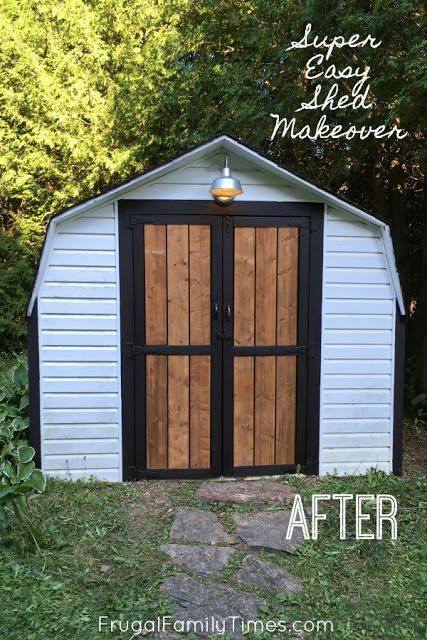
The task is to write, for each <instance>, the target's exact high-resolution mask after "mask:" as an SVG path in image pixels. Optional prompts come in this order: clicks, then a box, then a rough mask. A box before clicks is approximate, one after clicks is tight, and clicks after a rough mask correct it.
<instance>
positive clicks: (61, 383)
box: [42, 378, 117, 395]
mask: <svg viewBox="0 0 427 640" xmlns="http://www.w3.org/2000/svg"><path fill="white" fill-rule="evenodd" d="M42 382H43V390H44V392H45V393H51V392H56V393H71V394H72V393H78V394H79V395H80V394H81V393H85V394H86V393H97V392H98V393H99V392H100V393H117V378H43V379H42Z"/></svg>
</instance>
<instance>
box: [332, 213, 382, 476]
mask: <svg viewBox="0 0 427 640" xmlns="http://www.w3.org/2000/svg"><path fill="white" fill-rule="evenodd" d="M323 287H324V290H323V298H324V301H323V319H322V325H323V330H322V382H321V428H320V473H321V474H325V473H334V472H335V471H336V472H337V473H339V474H346V473H355V474H356V473H365V472H366V471H367V470H368V469H369V468H370V467H377V468H379V469H383V470H384V471H387V472H389V471H390V470H391V464H390V463H391V453H392V452H391V447H392V437H391V433H392V383H393V358H394V353H393V352H394V313H395V298H394V291H393V288H392V286H391V280H390V274H389V272H388V269H387V263H386V260H385V256H384V249H383V243H382V240H381V238H380V235H379V231H378V229H377V228H376V227H375V226H374V225H371V224H369V223H364V222H361V221H356V220H355V219H354V218H353V217H352V216H350V215H349V214H346V213H344V212H340V211H339V210H336V209H328V212H327V219H326V227H325V252H324V282H323Z"/></svg>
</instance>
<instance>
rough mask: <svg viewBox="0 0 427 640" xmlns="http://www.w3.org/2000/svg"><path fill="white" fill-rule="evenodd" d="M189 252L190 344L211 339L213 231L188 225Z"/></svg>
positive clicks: (202, 342) (201, 342) (205, 226)
mask: <svg viewBox="0 0 427 640" xmlns="http://www.w3.org/2000/svg"><path fill="white" fill-rule="evenodd" d="M189 240H190V245H189V252H190V344H209V343H210V340H211V327H210V324H211V322H210V320H211V312H210V311H211V230H210V227H209V226H207V225H190V226H189Z"/></svg>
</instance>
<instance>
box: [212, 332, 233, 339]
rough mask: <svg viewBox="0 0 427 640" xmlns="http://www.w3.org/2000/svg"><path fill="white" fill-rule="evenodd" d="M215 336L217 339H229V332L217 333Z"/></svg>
mask: <svg viewBox="0 0 427 640" xmlns="http://www.w3.org/2000/svg"><path fill="white" fill-rule="evenodd" d="M216 337H217V339H218V340H231V334H230V333H217V334H216Z"/></svg>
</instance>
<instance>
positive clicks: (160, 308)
mask: <svg viewBox="0 0 427 640" xmlns="http://www.w3.org/2000/svg"><path fill="white" fill-rule="evenodd" d="M144 258H145V335H146V343H147V344H166V341H167V310H166V304H167V292H166V227H165V225H155V224H147V225H145V227H144Z"/></svg>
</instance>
